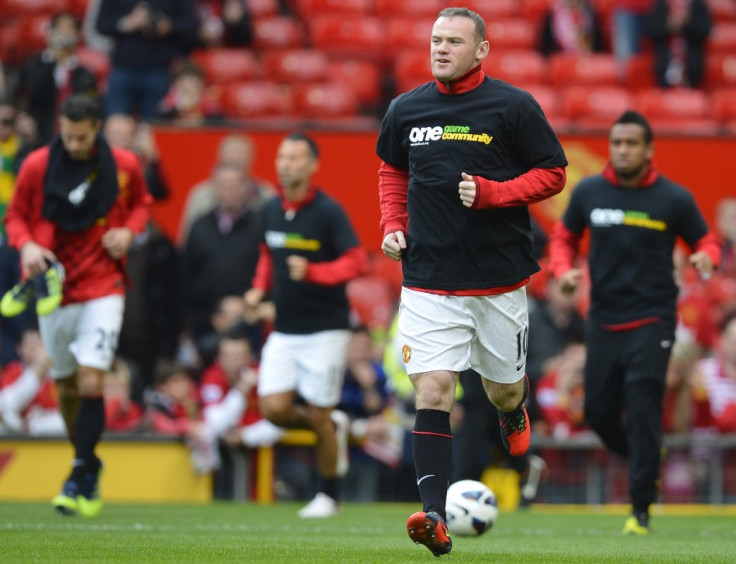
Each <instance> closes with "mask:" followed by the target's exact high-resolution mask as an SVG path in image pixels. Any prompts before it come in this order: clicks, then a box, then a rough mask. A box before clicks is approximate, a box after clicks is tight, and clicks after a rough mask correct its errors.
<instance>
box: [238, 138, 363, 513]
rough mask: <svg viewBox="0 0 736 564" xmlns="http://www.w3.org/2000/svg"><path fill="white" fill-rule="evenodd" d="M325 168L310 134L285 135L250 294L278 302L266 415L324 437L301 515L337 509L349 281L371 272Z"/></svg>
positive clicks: (250, 299)
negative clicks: (325, 186) (327, 189)
mask: <svg viewBox="0 0 736 564" xmlns="http://www.w3.org/2000/svg"><path fill="white" fill-rule="evenodd" d="M318 168H319V148H318V146H317V144H316V143H315V142H314V140H313V139H312V138H311V137H309V136H308V135H305V134H304V133H300V132H295V133H291V134H289V135H287V136H286V137H285V138H284V139H283V140H282V141H281V144H280V145H279V148H278V152H277V155H276V172H277V174H278V177H279V186H278V189H279V192H280V197H277V198H273V199H271V200H270V201H268V202H266V203H265V204H264V206H263V208H262V210H261V216H262V219H263V230H264V237H263V242H262V244H261V253H260V256H259V260H258V266H257V268H256V275H255V277H254V279H253V287H252V288H251V289H250V290H248V291H247V292H246V293H245V303H246V305H247V306H248V307H249V308H255V307H257V306H258V304H259V303H260V302H261V300H262V299H263V298H264V297H265V296H266V295H267V294H270V296H271V298H272V299H273V302H274V304H275V305H276V321H275V325H274V330H273V331H272V332H271V334H270V335H269V336H268V339H267V340H266V344H265V345H264V346H263V352H262V356H261V364H260V369H259V374H258V398H259V400H258V405H259V407H260V410H261V412H262V413H263V416H264V417H265V418H266V419H268V420H269V421H271V422H272V423H274V424H275V425H278V426H279V427H284V428H290V429H294V428H296V429H311V430H312V431H314V433H315V434H316V436H317V445H316V454H317V472H318V474H319V478H320V483H319V490H318V492H317V494H316V495H315V496H314V498H313V499H312V500H311V501H310V502H309V503H308V504H307V505H306V506H305V507H303V508H302V509H301V510H299V516H300V517H302V518H323V517H333V516H335V515H337V514H338V513H339V510H340V506H339V500H340V495H339V493H340V492H339V490H340V482H341V479H342V477H343V476H344V475H345V474H346V473H347V471H348V458H347V456H348V452H347V449H348V444H347V440H348V431H349V429H348V427H349V420H348V416H347V415H346V414H345V413H343V412H342V411H337V410H334V409H333V408H334V406H336V405H337V404H338V403H339V401H340V392H341V390H342V381H343V375H344V373H345V363H346V358H345V353H346V350H347V346H348V341H349V340H350V323H349V314H350V306H349V303H348V299H347V294H346V293H345V284H346V283H347V282H348V281H349V280H351V279H352V278H355V277H356V276H359V275H360V274H363V273H364V272H365V270H366V268H367V258H366V255H365V251H364V250H363V249H362V247H361V246H360V243H359V241H358V238H357V236H356V235H355V231H354V230H353V227H352V226H351V224H350V220H349V219H348V217H347V215H346V214H345V212H344V210H343V209H342V207H341V206H340V205H339V204H338V203H337V202H336V201H335V200H333V199H332V198H331V197H329V196H328V195H327V194H325V193H324V192H323V191H322V190H320V189H319V188H317V186H315V185H314V183H313V179H312V177H313V175H314V174H315V173H316V172H317V170H318ZM297 395H298V396H300V397H301V399H302V400H304V401H303V402H299V401H297Z"/></svg>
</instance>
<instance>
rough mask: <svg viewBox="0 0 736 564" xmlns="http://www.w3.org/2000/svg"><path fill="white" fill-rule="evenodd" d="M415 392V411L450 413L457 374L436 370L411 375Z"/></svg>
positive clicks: (453, 400) (453, 401)
mask: <svg viewBox="0 0 736 564" xmlns="http://www.w3.org/2000/svg"><path fill="white" fill-rule="evenodd" d="M411 379H412V382H413V383H414V388H415V390H416V408H417V409H439V410H441V411H448V412H449V411H451V410H452V406H453V405H454V404H455V386H456V383H457V372H450V371H447V370H438V371H434V372H422V373H420V374H412V375H411Z"/></svg>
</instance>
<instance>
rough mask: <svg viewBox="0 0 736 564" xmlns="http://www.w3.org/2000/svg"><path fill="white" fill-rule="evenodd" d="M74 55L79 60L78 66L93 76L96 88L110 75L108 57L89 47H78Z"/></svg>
mask: <svg viewBox="0 0 736 564" xmlns="http://www.w3.org/2000/svg"><path fill="white" fill-rule="evenodd" d="M74 54H75V55H76V56H77V59H79V64H81V65H82V66H83V67H85V68H87V69H89V70H90V71H92V72H93V73H94V74H95V77H96V78H97V84H98V86H99V85H102V84H105V83H106V81H107V75H108V74H110V68H111V67H112V63H111V62H110V55H108V54H107V53H106V52H105V51H100V50H99V49H92V48H91V47H78V48H77V50H76V52H75V53H74Z"/></svg>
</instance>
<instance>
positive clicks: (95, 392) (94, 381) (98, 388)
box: [77, 366, 105, 396]
mask: <svg viewBox="0 0 736 564" xmlns="http://www.w3.org/2000/svg"><path fill="white" fill-rule="evenodd" d="M104 382H105V373H104V372H103V371H102V370H100V369H98V368H91V367H89V366H80V367H79V371H78V372H77V388H78V390H79V395H80V396H101V395H102V393H103V391H104Z"/></svg>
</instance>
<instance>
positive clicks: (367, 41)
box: [308, 14, 385, 61]
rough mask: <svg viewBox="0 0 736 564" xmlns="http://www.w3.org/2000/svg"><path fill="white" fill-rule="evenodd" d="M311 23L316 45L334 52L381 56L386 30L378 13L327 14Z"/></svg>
mask: <svg viewBox="0 0 736 564" xmlns="http://www.w3.org/2000/svg"><path fill="white" fill-rule="evenodd" d="M308 25H309V30H310V35H311V38H312V42H313V44H314V46H315V47H317V48H318V49H322V50H324V51H325V52H327V53H328V54H330V55H334V56H336V57H342V58H349V57H358V58H361V59H363V60H376V61H377V60H379V59H380V58H381V48H382V46H383V42H384V39H385V32H384V26H383V22H382V21H381V20H380V19H379V18H377V17H374V16H354V15H353V16H351V15H342V14H325V15H321V16H317V17H315V18H313V19H312V20H310V21H309V23H308Z"/></svg>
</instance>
